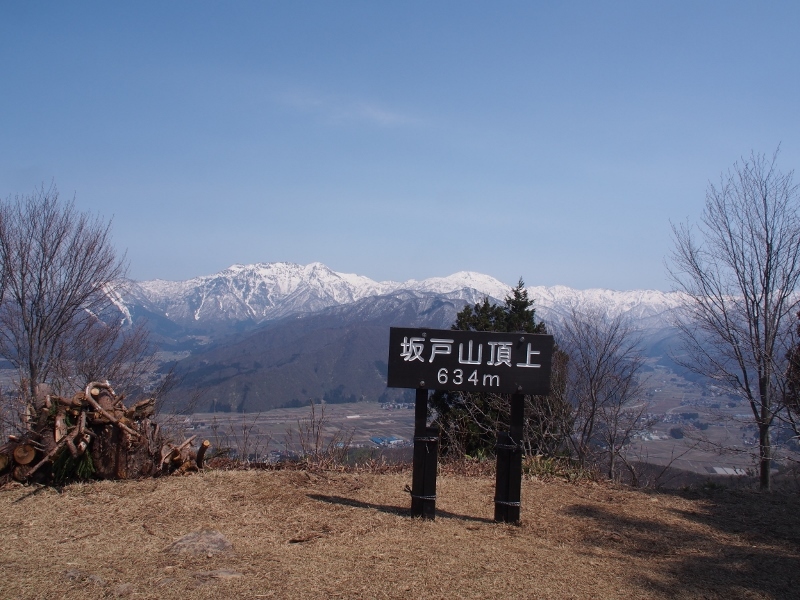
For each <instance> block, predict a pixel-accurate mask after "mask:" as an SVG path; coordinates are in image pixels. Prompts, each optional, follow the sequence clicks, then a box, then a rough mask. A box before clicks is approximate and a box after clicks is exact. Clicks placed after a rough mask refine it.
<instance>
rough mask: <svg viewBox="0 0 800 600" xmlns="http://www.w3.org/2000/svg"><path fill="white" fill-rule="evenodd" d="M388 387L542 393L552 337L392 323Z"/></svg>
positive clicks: (545, 390)
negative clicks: (428, 327)
mask: <svg viewBox="0 0 800 600" xmlns="http://www.w3.org/2000/svg"><path fill="white" fill-rule="evenodd" d="M389 346H390V347H389V378H388V385H389V387H415V388H428V389H448V390H467V391H483V390H491V391H496V392H511V393H527V394H536V395H544V394H547V393H548V392H549V384H550V363H551V357H552V349H553V337H552V336H550V335H538V334H529V333H495V332H480V331H453V330H436V329H407V328H396V327H393V328H392V329H391V331H390V341H389Z"/></svg>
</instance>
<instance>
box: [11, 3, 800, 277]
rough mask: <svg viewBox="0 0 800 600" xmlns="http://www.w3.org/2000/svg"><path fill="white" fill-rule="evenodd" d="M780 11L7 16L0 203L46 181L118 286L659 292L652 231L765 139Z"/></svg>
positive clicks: (786, 80)
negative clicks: (463, 275)
mask: <svg viewBox="0 0 800 600" xmlns="http://www.w3.org/2000/svg"><path fill="white" fill-rule="evenodd" d="M798 25H800V3H796V2H757V3H756V2H747V3H745V2H732V1H726V2H721V1H720V2H696V1H695V2H660V3H659V2H639V1H637V2H534V1H529V2H503V3H489V2H467V1H457V2H435V1H428V2H300V1H293V2H230V3H221V2H199V1H192V2H188V1H186V2H184V1H176V2H145V1H137V2H129V3H121V2H96V3H95V2H72V3H64V2H36V1H33V2H16V3H12V2H4V3H2V4H0V82H2V89H3V91H2V93H1V94H0V196H1V197H3V198H8V197H10V196H13V195H15V194H26V193H30V192H31V191H32V190H33V189H34V188H35V187H37V186H40V185H41V184H42V183H43V182H44V183H45V185H48V184H49V183H50V182H51V181H54V182H55V184H56V185H57V187H58V189H59V191H60V193H61V196H62V197H64V198H72V197H73V196H74V198H75V202H76V205H77V206H78V208H80V209H81V210H87V211H92V212H97V213H99V214H101V215H102V216H104V217H106V218H113V232H114V242H115V244H116V245H117V247H118V248H119V249H120V250H121V251H122V250H126V251H127V258H128V260H129V262H130V275H131V277H133V278H134V279H153V278H163V279H176V280H177V279H187V278H190V277H194V276H197V275H203V274H210V273H213V272H216V271H218V270H221V269H223V268H225V267H227V266H229V265H231V264H233V263H253V262H271V261H291V262H297V263H302V264H305V263H308V262H313V261H320V262H323V263H325V264H327V265H328V266H330V267H331V268H333V269H335V270H337V271H343V272H353V273H359V274H362V275H366V276H368V277H371V278H373V279H377V280H388V279H392V280H405V279H409V278H417V279H421V278H425V277H431V276H444V275H448V274H451V273H453V272H456V271H460V270H473V271H479V272H483V273H487V274H490V275H493V276H494V277H497V278H498V279H500V280H501V281H504V282H506V283H509V284H513V283H515V282H516V281H517V279H518V278H519V277H520V276H522V277H523V278H524V279H525V282H526V283H527V284H529V285H556V284H563V285H568V286H572V287H576V288H581V289H583V288H591V287H604V288H611V289H620V290H625V289H638V288H653V289H664V290H667V289H669V288H670V284H669V281H668V279H667V277H666V275H665V269H664V259H665V257H666V256H667V255H668V254H669V251H670V247H671V241H670V220H672V221H681V220H684V219H687V218H688V219H692V220H694V219H696V218H697V217H698V215H699V214H700V211H701V209H702V203H703V199H704V196H705V190H706V188H707V186H708V182H709V181H711V180H717V179H718V178H719V176H720V173H721V172H722V171H725V170H727V169H728V168H729V167H731V166H732V165H733V163H734V161H736V160H737V159H738V158H740V157H741V156H746V155H749V154H750V152H751V151H752V150H755V151H756V152H764V153H768V154H771V153H772V152H773V151H774V150H775V148H776V147H777V146H778V144H781V154H780V158H779V165H780V166H781V168H782V169H783V170H790V169H793V168H795V167H796V166H800V136H799V135H798V134H799V133H800V128H799V127H798V126H799V125H800V110H798V106H800V77H798V75H800V73H799V72H798V71H800V36H798V35H797V28H798Z"/></svg>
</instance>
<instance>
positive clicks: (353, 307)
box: [116, 263, 680, 410]
mask: <svg viewBox="0 0 800 600" xmlns="http://www.w3.org/2000/svg"><path fill="white" fill-rule="evenodd" d="M511 289H512V288H511V286H510V285H507V284H504V283H502V282H500V281H498V280H497V279H495V278H493V277H491V276H488V275H483V274H480V273H473V272H467V271H465V272H460V273H455V274H453V275H450V276H447V277H434V278H430V279H423V280H414V279H412V280H409V281H405V282H394V281H381V282H377V281H373V280H371V279H369V278H367V277H364V276H360V275H354V274H348V273H337V272H335V271H333V270H331V269H329V268H328V267H326V266H325V265H323V264H320V263H312V264H309V265H297V264H292V263H260V264H255V265H233V266H231V267H230V268H228V269H225V270H223V271H221V272H219V273H215V274H213V275H208V276H204V277H197V278H194V279H190V280H187V281H161V280H156V281H144V282H139V283H132V284H131V287H130V290H129V293H128V295H127V296H126V297H125V298H124V301H125V302H124V305H123V303H122V302H121V301H120V300H119V299H117V300H116V302H117V304H118V305H120V306H121V310H123V312H124V311H127V312H124V314H127V315H132V318H133V319H134V320H135V319H137V318H138V317H141V316H144V317H145V318H146V319H147V321H148V322H149V324H150V328H151V330H152V331H153V332H154V333H156V334H157V339H158V342H159V343H160V344H161V346H162V348H163V349H165V350H169V349H173V350H178V351H181V352H185V351H187V350H188V351H189V353H190V355H189V356H188V357H186V358H184V359H183V360H181V362H180V363H179V364H178V366H177V372H178V373H179V374H180V376H181V380H182V381H183V383H182V384H181V387H180V388H179V389H178V390H177V391H176V395H177V397H193V394H194V393H195V391H197V390H202V391H203V393H204V394H206V395H207V396H208V397H209V398H210V399H211V400H213V402H214V403H215V404H214V406H217V407H219V406H227V407H230V409H231V410H234V409H235V410H263V409H267V408H271V407H275V406H289V405H293V403H296V402H303V401H305V400H307V398H308V397H317V398H339V399H340V396H341V397H347V398H350V397H351V396H352V397H355V398H371V399H376V398H377V397H379V396H381V395H383V394H385V393H389V394H391V393H394V392H391V391H387V390H386V388H385V385H386V384H385V368H386V364H385V363H386V361H385V353H386V347H387V344H388V335H389V328H390V327H392V326H405V327H422V326H424V327H435V328H447V327H449V326H450V324H452V322H453V321H454V319H455V316H456V314H457V313H458V311H459V310H461V308H463V307H464V305H465V304H474V303H476V302H479V301H481V300H482V299H483V298H484V297H487V296H488V297H490V298H492V299H494V300H496V301H498V302H502V301H503V299H504V298H505V297H506V296H507V295H508V293H509V292H510V291H511ZM528 293H529V295H530V297H531V298H532V299H533V300H534V306H535V308H536V310H537V316H538V318H539V319H542V320H544V321H545V323H547V324H548V325H549V326H550V329H551V331H554V332H555V331H556V330H557V323H558V322H559V321H561V320H562V319H563V318H564V317H566V316H568V315H569V313H570V311H571V310H572V309H573V308H575V309H578V310H585V309H591V310H598V311H602V312H604V313H606V314H608V315H618V314H624V315H626V316H628V317H630V319H631V320H632V321H633V325H634V326H635V327H637V328H640V329H646V330H648V332H647V333H648V339H649V342H648V343H649V345H651V346H653V347H654V348H656V350H655V351H654V354H653V356H654V357H656V358H658V357H660V356H661V355H662V354H664V352H665V350H664V347H665V346H664V344H663V343H661V342H662V341H663V340H664V339H666V338H667V337H668V336H669V335H671V333H670V330H669V328H668V326H669V319H668V315H669V312H670V310H671V309H672V308H674V307H676V306H678V305H679V304H680V297H679V295H677V294H669V293H663V292H658V291H641V290H637V291H627V292H617V291H612V290H601V289H594V290H574V289H571V288H567V287H564V286H555V287H529V288H528ZM397 393H402V392H397ZM209 406H210V405H209ZM214 410H216V409H214Z"/></svg>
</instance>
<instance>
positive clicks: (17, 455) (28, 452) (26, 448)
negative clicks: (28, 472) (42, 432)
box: [14, 442, 36, 465]
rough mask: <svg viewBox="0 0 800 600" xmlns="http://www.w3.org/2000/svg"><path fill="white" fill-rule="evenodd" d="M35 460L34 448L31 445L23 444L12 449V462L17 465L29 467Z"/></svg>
mask: <svg viewBox="0 0 800 600" xmlns="http://www.w3.org/2000/svg"><path fill="white" fill-rule="evenodd" d="M35 458H36V448H35V447H34V446H33V444H28V443H25V442H23V443H22V444H20V445H19V446H17V447H16V448H14V461H15V462H16V463H17V464H18V465H29V464H31V463H32V462H33V461H34V459H35Z"/></svg>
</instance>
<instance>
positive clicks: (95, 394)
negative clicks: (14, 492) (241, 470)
mask: <svg viewBox="0 0 800 600" xmlns="http://www.w3.org/2000/svg"><path fill="white" fill-rule="evenodd" d="M122 401H123V396H117V395H116V394H115V393H114V390H113V389H112V387H111V385H110V384H109V382H107V381H105V382H101V381H92V382H90V383H89V385H87V386H86V389H85V390H83V391H80V392H78V393H77V394H75V395H74V396H72V397H71V398H64V397H60V396H55V395H52V394H46V395H41V396H39V397H37V398H36V400H35V401H34V402H33V403H30V404H29V405H28V408H27V412H28V414H27V419H26V420H27V423H26V431H24V432H23V433H21V434H19V435H11V436H9V439H8V442H7V443H5V444H3V445H2V446H0V484H3V483H5V482H7V481H8V480H10V479H14V480H16V481H21V482H32V481H35V482H39V483H45V484H59V485H61V484H64V483H69V482H71V481H76V480H85V479H136V478H140V477H152V476H156V475H161V474H167V473H174V472H180V473H185V472H188V471H196V470H198V469H202V468H203V461H204V457H205V453H206V451H207V450H208V447H209V445H210V444H209V442H208V440H206V441H204V442H203V443H202V444H201V445H200V446H199V447H198V448H197V449H196V450H195V449H193V448H192V444H193V442H194V440H195V437H196V436H193V437H191V438H189V439H187V440H185V441H184V442H182V443H180V444H173V443H171V442H170V441H168V440H167V439H166V438H165V436H164V435H163V434H162V432H161V430H160V427H159V425H158V423H156V422H155V421H153V420H152V417H153V414H154V412H155V399H154V398H147V399H145V400H141V401H139V402H136V403H135V404H133V405H132V406H131V407H130V408H126V407H125V405H124V404H123V402H122Z"/></svg>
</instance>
